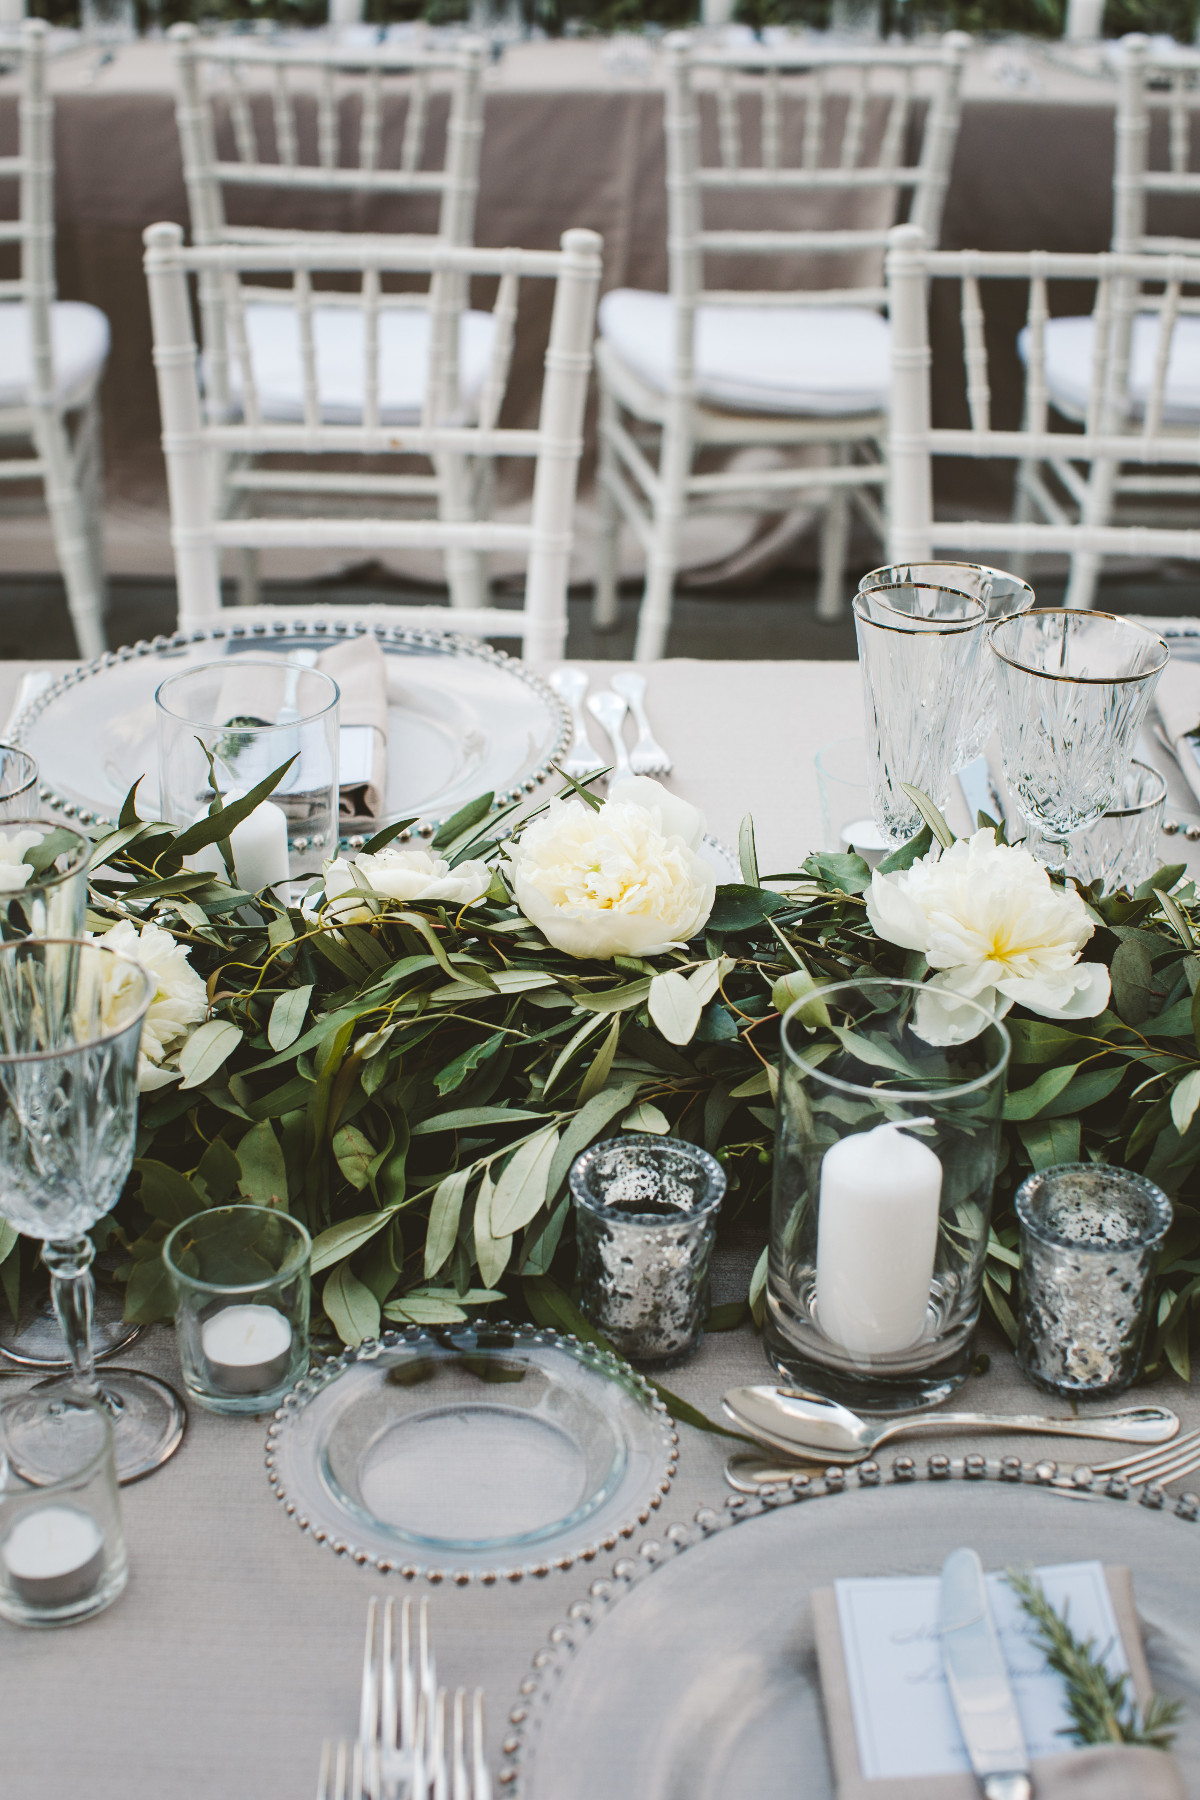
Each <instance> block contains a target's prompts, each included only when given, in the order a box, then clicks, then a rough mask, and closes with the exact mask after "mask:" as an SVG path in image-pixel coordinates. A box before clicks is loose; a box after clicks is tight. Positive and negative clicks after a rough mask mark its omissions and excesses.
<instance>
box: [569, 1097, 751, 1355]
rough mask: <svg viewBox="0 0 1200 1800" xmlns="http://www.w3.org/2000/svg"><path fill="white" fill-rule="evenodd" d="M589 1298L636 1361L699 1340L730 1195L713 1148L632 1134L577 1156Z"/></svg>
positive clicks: (573, 1180)
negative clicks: (718, 1234) (721, 1222)
mask: <svg viewBox="0 0 1200 1800" xmlns="http://www.w3.org/2000/svg"><path fill="white" fill-rule="evenodd" d="M569 1179H570V1188H571V1198H572V1200H573V1201H574V1205H575V1233H576V1239H577V1241H578V1246H579V1281H580V1287H581V1290H582V1292H581V1305H582V1307H583V1310H584V1312H585V1313H586V1314H587V1316H588V1318H589V1319H590V1320H591V1321H592V1324H593V1325H595V1326H596V1328H597V1330H599V1331H602V1332H603V1333H604V1336H605V1337H606V1338H607V1339H608V1341H609V1342H610V1343H611V1344H612V1345H613V1346H614V1348H615V1349H617V1350H619V1351H620V1353H621V1355H622V1356H627V1357H628V1358H629V1359H630V1361H631V1362H637V1363H668V1362H676V1361H678V1360H679V1359H680V1358H682V1357H684V1356H687V1355H688V1354H689V1353H690V1352H691V1351H693V1350H694V1349H695V1348H696V1345H697V1344H698V1343H699V1342H700V1337H701V1334H702V1332H703V1327H704V1315H705V1313H706V1312H707V1311H708V1270H709V1263H710V1262H711V1260H712V1249H713V1241H714V1239H715V1237H716V1230H717V1212H718V1210H719V1208H720V1205H721V1201H722V1199H723V1198H724V1195H725V1171H724V1169H723V1168H722V1167H721V1165H720V1163H719V1162H718V1161H717V1160H716V1158H715V1157H714V1156H710V1155H709V1154H708V1151H707V1150H701V1149H700V1148H699V1146H698V1145H696V1144H690V1143H688V1142H687V1141H686V1140H685V1139H683V1138H674V1137H659V1136H656V1135H654V1134H652V1133H649V1132H630V1133H629V1134H628V1135H627V1136H625V1137H615V1138H606V1139H605V1140H604V1141H603V1142H602V1143H599V1144H593V1145H592V1147H591V1148H590V1149H589V1150H584V1151H583V1152H582V1153H581V1154H580V1155H579V1156H577V1157H576V1158H575V1161H574V1162H573V1163H572V1164H571V1173H570V1178H569Z"/></svg>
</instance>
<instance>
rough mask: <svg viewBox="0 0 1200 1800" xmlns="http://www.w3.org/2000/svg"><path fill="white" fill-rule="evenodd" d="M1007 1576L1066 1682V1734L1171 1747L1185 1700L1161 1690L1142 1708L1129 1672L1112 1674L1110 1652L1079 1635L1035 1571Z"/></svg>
mask: <svg viewBox="0 0 1200 1800" xmlns="http://www.w3.org/2000/svg"><path fill="white" fill-rule="evenodd" d="M1005 1580H1006V1581H1007V1582H1008V1585H1009V1587H1010V1588H1011V1589H1012V1591H1013V1593H1014V1594H1015V1595H1016V1596H1017V1599H1018V1600H1019V1601H1020V1603H1021V1607H1022V1610H1023V1611H1024V1612H1025V1614H1026V1615H1027V1617H1028V1618H1030V1619H1031V1620H1032V1621H1033V1624H1034V1627H1035V1636H1036V1638H1037V1641H1038V1643H1039V1644H1040V1646H1041V1648H1042V1650H1043V1651H1044V1653H1045V1657H1046V1661H1047V1662H1048V1663H1049V1665H1050V1667H1051V1668H1052V1669H1053V1670H1054V1671H1055V1673H1056V1674H1058V1675H1061V1676H1062V1678H1063V1681H1064V1682H1065V1684H1066V1695H1065V1699H1066V1706H1067V1711H1068V1713H1069V1714H1070V1715H1071V1725H1070V1728H1069V1730H1065V1731H1064V1733H1063V1735H1064V1736H1069V1737H1071V1738H1073V1739H1074V1741H1075V1742H1076V1743H1077V1744H1144V1745H1146V1746H1147V1747H1149V1748H1150V1749H1152V1750H1169V1749H1170V1748H1171V1745H1172V1744H1173V1743H1174V1741H1175V1735H1176V1734H1175V1725H1176V1721H1177V1720H1178V1718H1179V1715H1180V1713H1181V1712H1182V1711H1183V1704H1182V1702H1181V1701H1179V1700H1163V1699H1161V1698H1159V1697H1158V1696H1157V1695H1156V1696H1155V1697H1154V1699H1152V1700H1151V1702H1150V1704H1149V1706H1148V1707H1147V1708H1146V1711H1145V1713H1144V1714H1143V1713H1141V1712H1139V1710H1138V1708H1137V1706H1136V1705H1135V1703H1134V1701H1133V1699H1132V1697H1131V1695H1130V1693H1129V1676H1128V1675H1127V1674H1121V1675H1110V1674H1109V1673H1108V1670H1107V1669H1106V1668H1105V1666H1104V1660H1103V1659H1104V1655H1105V1651H1103V1650H1100V1651H1097V1649H1096V1645H1095V1641H1094V1640H1093V1639H1092V1638H1082V1639H1081V1638H1077V1637H1076V1636H1075V1633H1074V1632H1073V1631H1072V1630H1071V1626H1070V1621H1069V1619H1068V1616H1067V1613H1066V1610H1065V1609H1064V1611H1063V1612H1062V1613H1061V1614H1060V1613H1057V1612H1055V1610H1054V1608H1053V1607H1052V1606H1051V1604H1050V1602H1049V1601H1048V1600H1047V1598H1046V1595H1045V1591H1044V1589H1043V1587H1042V1584H1041V1582H1040V1581H1039V1580H1038V1579H1037V1577H1036V1576H1035V1575H1031V1574H1027V1573H1025V1572H1024V1571H1022V1570H1019V1569H1009V1570H1008V1571H1007V1573H1006V1574H1005Z"/></svg>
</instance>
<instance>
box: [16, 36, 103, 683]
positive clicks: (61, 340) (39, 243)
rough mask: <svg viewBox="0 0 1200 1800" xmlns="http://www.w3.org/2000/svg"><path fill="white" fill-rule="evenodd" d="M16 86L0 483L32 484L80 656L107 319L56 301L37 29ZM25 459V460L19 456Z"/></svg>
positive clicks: (99, 620)
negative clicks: (12, 253) (16, 263)
mask: <svg viewBox="0 0 1200 1800" xmlns="http://www.w3.org/2000/svg"><path fill="white" fill-rule="evenodd" d="M5 55H6V57H15V58H16V61H17V63H18V66H19V71H20V78H21V93H20V102H19V111H20V124H19V145H18V150H17V154H16V155H15V156H10V157H3V158H0V182H5V183H7V182H11V181H15V182H16V183H17V184H18V187H19V204H18V216H17V218H16V219H15V220H12V221H11V222H4V223H0V244H10V245H14V246H15V247H16V250H17V254H18V255H19V258H20V273H19V274H18V275H17V276H16V277H15V278H14V279H12V280H6V281H0V440H3V442H4V445H5V447H6V450H7V449H10V448H11V449H13V450H15V451H16V454H13V455H6V456H4V457H3V458H0V481H10V482H28V481H31V480H36V481H40V482H41V484H42V490H43V493H44V495H45V500H46V508H47V511H48V512H49V515H50V523H51V529H52V531H53V534H54V548H55V553H56V555H57V557H58V564H59V568H60V569H61V571H62V577H63V582H64V584H65V586H66V590H67V605H68V607H69V608H70V612H71V619H72V622H73V624H74V627H75V637H76V641H77V643H78V646H79V649H80V652H81V654H82V655H84V656H89V657H90V656H99V655H100V653H101V652H102V651H103V650H104V648H105V643H104V604H105V580H104V550H103V539H102V533H103V482H104V477H103V463H102V451H101V441H100V401H99V391H100V380H101V377H102V376H103V374H104V365H105V363H106V361H107V359H108V345H109V330H108V320H107V319H106V318H105V316H104V314H103V313H102V312H100V311H99V310H98V309H97V308H96V307H94V306H88V305H86V304H85V303H84V302H83V301H78V300H59V299H57V298H56V288H55V277H54V107H53V102H52V101H51V98H50V95H49V92H48V91H47V85H46V27H45V25H44V24H43V23H42V22H41V21H40V20H30V21H28V22H27V23H26V25H25V26H24V29H23V31H22V33H21V36H20V39H19V40H18V42H17V43H16V44H15V45H13V46H9V47H7V48H6V50H5ZM30 451H31V452H32V454H29V453H28V452H30Z"/></svg>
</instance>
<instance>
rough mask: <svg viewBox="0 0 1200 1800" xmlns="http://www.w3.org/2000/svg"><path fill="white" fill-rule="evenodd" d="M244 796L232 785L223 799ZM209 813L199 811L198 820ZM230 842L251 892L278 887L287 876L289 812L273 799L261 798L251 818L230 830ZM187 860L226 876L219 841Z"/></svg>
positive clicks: (243, 882)
mask: <svg viewBox="0 0 1200 1800" xmlns="http://www.w3.org/2000/svg"><path fill="white" fill-rule="evenodd" d="M241 798H242V795H241V792H240V791H239V790H238V789H237V788H231V789H230V790H229V792H228V793H227V794H226V795H225V796H224V803H225V805H226V806H229V805H231V804H232V803H233V801H235V800H240V799H241ZM207 817H208V813H207V811H204V812H201V813H197V815H196V818H197V822H198V821H199V820H200V819H206V818H207ZM229 845H230V849H231V850H232V851H233V862H234V867H235V868H236V870H237V878H238V881H239V882H240V883H241V885H242V887H243V888H244V889H245V891H246V892H247V893H248V894H257V893H259V892H261V890H262V889H263V888H265V887H275V886H276V885H277V884H278V883H279V882H281V881H287V880H288V878H289V875H290V868H289V865H288V835H287V814H286V813H285V812H284V810H283V808H282V807H281V806H276V804H275V802H274V801H273V800H262V801H260V802H259V804H258V805H257V806H256V807H255V809H254V811H253V812H252V813H251V814H250V817H249V818H248V819H243V820H242V822H241V824H240V825H235V826H234V828H233V830H232V831H231V832H230V834H229ZM188 860H189V862H190V863H191V865H192V867H193V868H194V869H202V870H205V871H207V873H209V874H211V875H219V876H220V877H221V879H222V880H225V879H226V878H227V877H226V871H225V863H224V861H223V859H222V856H221V852H220V849H219V848H218V846H217V845H216V844H207V845H206V846H205V848H204V849H203V850H198V851H197V852H196V854H195V855H194V856H192V857H189V859H188Z"/></svg>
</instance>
